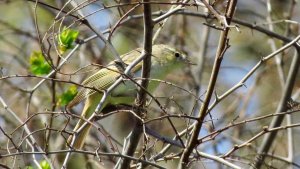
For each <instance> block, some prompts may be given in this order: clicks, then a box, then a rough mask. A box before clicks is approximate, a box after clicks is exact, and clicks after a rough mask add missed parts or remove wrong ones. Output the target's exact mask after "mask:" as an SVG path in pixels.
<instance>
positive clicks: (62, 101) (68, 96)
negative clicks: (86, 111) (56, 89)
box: [58, 85, 77, 106]
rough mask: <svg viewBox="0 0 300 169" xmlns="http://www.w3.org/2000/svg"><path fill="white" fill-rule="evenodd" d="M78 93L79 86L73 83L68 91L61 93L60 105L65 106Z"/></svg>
mask: <svg viewBox="0 0 300 169" xmlns="http://www.w3.org/2000/svg"><path fill="white" fill-rule="evenodd" d="M76 94H77V87H76V86H75V85H72V86H70V87H69V88H68V90H67V91H66V92H64V93H63V94H61V95H60V96H59V98H58V105H60V106H65V105H67V104H68V103H69V102H70V101H71V100H73V98H74V97H75V96H76Z"/></svg>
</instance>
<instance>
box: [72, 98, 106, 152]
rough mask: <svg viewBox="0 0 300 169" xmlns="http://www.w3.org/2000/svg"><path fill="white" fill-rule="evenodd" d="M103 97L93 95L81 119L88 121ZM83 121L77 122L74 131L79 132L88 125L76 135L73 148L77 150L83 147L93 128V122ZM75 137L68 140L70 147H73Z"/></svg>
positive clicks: (88, 100)
mask: <svg viewBox="0 0 300 169" xmlns="http://www.w3.org/2000/svg"><path fill="white" fill-rule="evenodd" d="M101 97H102V96H101V95H91V96H89V97H88V98H87V100H86V102H85V105H84V108H83V110H82V114H81V118H83V119H88V118H89V117H90V116H91V115H92V114H93V113H94V112H95V109H96V107H97V105H98V103H99V101H100V98H101ZM83 119H80V120H79V121H78V122H77V124H76V126H75V128H74V129H73V131H74V132H77V130H78V129H79V128H81V126H82V125H84V124H85V123H86V124H85V126H84V127H83V129H82V130H81V131H80V132H79V133H78V134H77V135H76V138H75V141H74V144H73V146H72V147H73V148H76V149H80V148H82V147H83V145H84V142H85V139H86V137H87V136H88V134H89V131H90V129H91V127H92V124H91V123H92V122H93V121H90V122H87V121H86V120H83ZM73 136H74V135H71V136H70V137H69V138H68V141H67V142H68V145H71V143H72V140H73Z"/></svg>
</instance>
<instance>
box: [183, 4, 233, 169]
mask: <svg viewBox="0 0 300 169" xmlns="http://www.w3.org/2000/svg"><path fill="white" fill-rule="evenodd" d="M236 3H237V0H231V1H229V2H228V6H227V10H226V15H225V16H226V18H227V22H228V24H230V22H231V18H232V17H233V13H234V11H235V10H234V9H235V6H236ZM229 30H230V29H229V27H225V29H224V31H222V32H221V35H220V40H219V47H218V50H217V53H216V56H215V61H214V65H213V70H212V75H211V77H210V81H209V84H208V90H207V92H206V96H205V99H204V102H203V104H202V106H201V109H200V111H199V115H198V120H197V121H196V123H195V126H194V128H193V133H192V135H191V137H190V138H189V141H188V144H187V147H186V149H185V150H184V151H183V154H182V156H181V159H180V162H179V164H178V168H179V169H182V168H186V166H187V165H188V162H189V156H190V154H191V153H192V151H193V149H194V148H195V147H197V146H198V141H197V140H198V135H199V133H200V131H201V127H202V122H203V121H204V118H205V117H206V115H207V110H208V107H209V102H210V99H211V96H212V94H213V92H214V88H215V84H216V81H217V77H218V74H219V70H220V67H221V63H222V59H223V55H224V52H225V51H226V49H227V48H228V39H227V35H228V32H229Z"/></svg>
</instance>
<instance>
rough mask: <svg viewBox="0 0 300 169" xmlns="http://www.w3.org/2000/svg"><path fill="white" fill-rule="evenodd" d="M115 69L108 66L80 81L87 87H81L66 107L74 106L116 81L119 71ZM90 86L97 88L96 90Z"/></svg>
mask: <svg viewBox="0 0 300 169" xmlns="http://www.w3.org/2000/svg"><path fill="white" fill-rule="evenodd" d="M117 71H118V70H117V68H116V67H115V66H113V65H112V66H110V67H109V69H107V68H103V69H101V70H99V71H98V72H96V73H95V74H93V75H91V76H90V77H88V78H87V79H86V80H84V81H83V82H82V85H84V86H86V87H89V88H82V89H81V90H80V91H79V92H78V93H77V95H76V96H75V97H74V99H73V100H72V101H71V102H70V103H69V104H68V108H70V107H73V106H75V105H76V104H78V103H80V102H81V101H83V100H84V99H86V98H87V97H88V96H90V95H92V94H94V93H96V92H98V91H101V90H106V89H107V88H108V87H109V86H110V85H112V84H113V83H114V82H115V81H116V79H118V78H119V77H120V73H118V72H117ZM91 88H94V89H97V90H98V91H97V90H93V89H91ZM99 94H100V93H99Z"/></svg>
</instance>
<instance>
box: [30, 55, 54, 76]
mask: <svg viewBox="0 0 300 169" xmlns="http://www.w3.org/2000/svg"><path fill="white" fill-rule="evenodd" d="M29 63H30V71H31V73H33V74H35V75H45V74H48V73H49V72H50V71H51V66H50V65H49V63H48V62H47V61H46V60H45V58H44V56H43V54H42V52H37V51H33V52H32V54H31V55H30V58H29Z"/></svg>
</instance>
